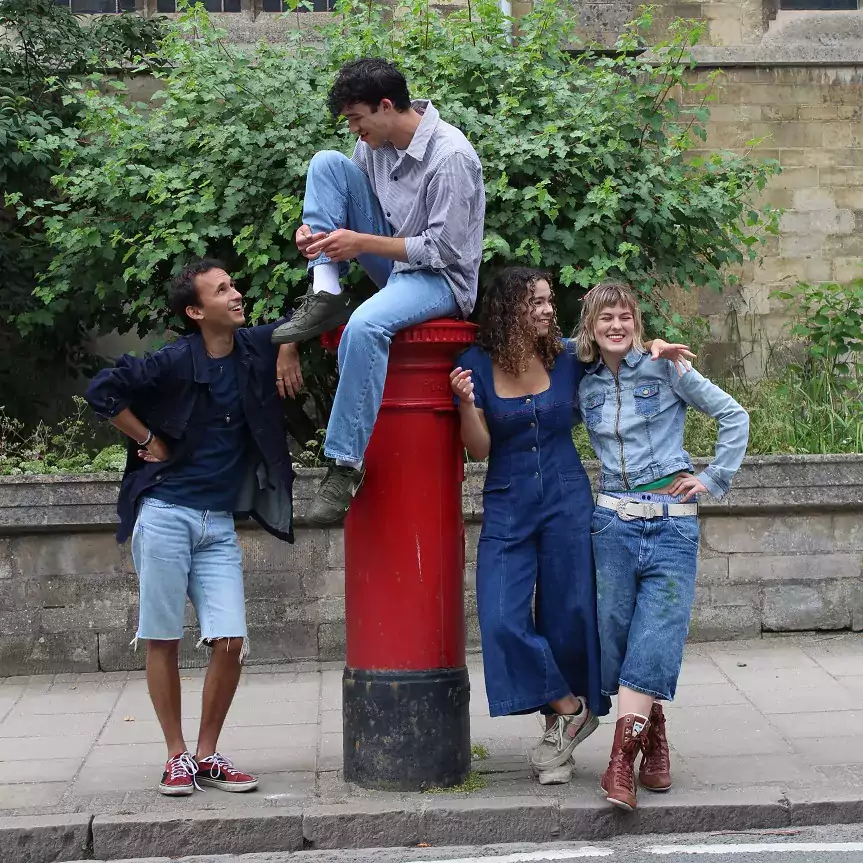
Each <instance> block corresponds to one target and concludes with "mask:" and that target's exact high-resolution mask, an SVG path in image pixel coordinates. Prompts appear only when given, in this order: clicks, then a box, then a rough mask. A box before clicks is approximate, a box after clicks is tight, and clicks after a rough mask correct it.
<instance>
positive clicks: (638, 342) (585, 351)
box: [574, 282, 645, 363]
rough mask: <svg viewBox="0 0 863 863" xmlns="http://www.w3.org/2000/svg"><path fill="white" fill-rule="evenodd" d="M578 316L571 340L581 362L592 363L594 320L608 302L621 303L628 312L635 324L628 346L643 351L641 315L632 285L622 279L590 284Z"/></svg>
mask: <svg viewBox="0 0 863 863" xmlns="http://www.w3.org/2000/svg"><path fill="white" fill-rule="evenodd" d="M581 302H582V306H581V319H580V320H579V322H578V329H577V330H576V333H575V336H574V338H575V344H576V348H577V349H578V358H579V359H580V360H581V361H582V362H584V363H593V362H596V361H597V360H598V359H599V348H598V347H597V345H596V337H595V333H596V322H597V320H598V318H599V316H600V314H601V313H602V311H603V310H604V309H608V308H611V307H612V306H624V307H625V308H627V309H629V310H630V311H631V312H632V318H633V321H634V323H635V328H634V330H633V333H632V347H634V348H635V350H637V351H640V352H641V353H645V349H644V323H643V322H642V319H641V309H640V308H639V306H638V299H637V298H636V296H635V292H634V291H633V290H632V288H631V287H630V286H629V285H627V284H626V282H602V283H601V284H599V285H597V286H596V287H595V288H591V289H590V290H589V291H588V292H587V293H586V294H585V295H584V296H583V297H582V299H581Z"/></svg>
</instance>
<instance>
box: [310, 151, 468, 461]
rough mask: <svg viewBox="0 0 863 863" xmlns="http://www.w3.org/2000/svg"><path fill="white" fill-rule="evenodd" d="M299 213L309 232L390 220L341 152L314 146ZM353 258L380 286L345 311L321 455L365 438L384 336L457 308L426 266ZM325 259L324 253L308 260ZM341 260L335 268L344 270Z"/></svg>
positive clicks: (378, 392) (382, 370) (374, 230)
mask: <svg viewBox="0 0 863 863" xmlns="http://www.w3.org/2000/svg"><path fill="white" fill-rule="evenodd" d="M303 221H304V222H305V224H307V225H309V227H310V228H311V229H312V233H318V232H320V231H327V232H329V231H335V230H337V229H338V228H347V229H349V230H351V231H358V232H359V233H361V234H377V235H378V236H382V237H389V236H392V228H391V226H390V224H389V222H388V221H387V219H386V216H385V214H384V212H383V210H382V209H381V205H380V201H378V199H377V197H376V196H375V193H374V191H373V190H372V187H371V184H370V183H369V179H368V177H367V176H366V175H365V173H363V171H362V169H361V168H359V167H358V166H357V165H355V164H354V163H353V162H352V161H351V160H350V159H348V158H347V157H345V156H344V155H342V154H341V153H336V152H331V151H325V152H321V153H316V154H315V156H314V158H313V159H312V161H311V163H310V164H309V172H308V175H307V177H306V197H305V202H304V206H303ZM358 262H359V264H360V266H362V268H363V269H364V270H365V271H366V273H367V274H368V276H369V278H370V279H371V280H372V281H373V282H374V283H375V284H376V285H377V286H378V288H380V290H379V291H378V292H377V293H376V294H375V295H374V296H372V297H371V298H370V299H368V300H366V302H364V303H361V304H360V305H359V306H358V307H357V309H356V311H355V312H354V313H353V314H352V315H351V319H350V320H349V321H348V324H347V326H346V327H345V331H344V334H343V335H342V339H341V342H340V344H339V385H338V387H337V389H336V397H335V400H334V402H333V409H332V412H331V414H330V422H329V425H328V426H327V439H326V442H325V446H324V453H325V454H326V455H327V457H328V458H333V459H343V460H345V461H359V460H360V459H361V458H362V457H363V455H364V453H365V451H366V447H367V446H368V442H369V438H371V435H372V429H373V428H374V425H375V420H376V419H377V416H378V411H379V410H380V406H381V400H382V399H383V394H384V383H385V382H386V379H387V362H388V360H389V349H390V342H391V341H392V338H393V336H394V335H395V334H396V333H397V332H398V331H399V330H403V329H405V328H406V327H411V326H414V325H415V324H419V323H422V322H423V321H430V320H433V319H434V318H447V317H454V316H456V315H458V313H459V311H458V305H457V304H456V301H455V296H454V295H453V292H452V288H451V287H450V286H449V283H448V282H447V280H446V279H445V278H444V277H443V275H441V274H440V273H436V272H432V271H431V270H416V271H413V272H398V273H393V272H392V269H393V262H392V261H390V260H388V259H386V258H381V257H378V256H377V255H360V256H359V258H358ZM326 263H329V258H327V257H326V255H321V257H319V258H316V259H315V260H314V261H311V262H310V263H309V268H312V267H316V266H318V265H319V264H326ZM347 270H348V263H347V262H341V263H340V264H339V271H340V273H341V275H342V276H344V275H345V274H346V273H347Z"/></svg>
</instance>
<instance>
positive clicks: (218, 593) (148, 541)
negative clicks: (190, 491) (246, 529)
mask: <svg viewBox="0 0 863 863" xmlns="http://www.w3.org/2000/svg"><path fill="white" fill-rule="evenodd" d="M132 559H133V561H134V563H135V571H136V572H137V573H138V583H139V588H140V611H139V617H138V631H137V634H136V636H135V640H136V641H137V639H139V638H140V639H144V640H153V641H174V640H179V639H181V638H182V637H183V618H184V615H185V610H186V596H188V597H189V599H190V600H191V602H192V605H193V607H194V609H195V613H196V614H197V616H198V623H199V624H200V627H201V641H200V642H198V643H199V645H200V644H201V643H202V642H210V641H214V640H217V639H223V638H242V639H243V650H242V653H241V659H242V657H243V656H245V655H246V653H247V652H248V633H247V628H246V603H245V597H244V592H243V556H242V552H241V550H240V543H239V540H238V539H237V532H236V530H235V529H234V517H233V515H232V514H231V513H229V512H215V511H212V510H199V509H190V508H189V507H185V506H177V505H176V504H173V503H166V502H164V501H161V500H157V499H155V498H152V497H145V498H144V499H143V501H142V502H141V505H140V508H139V510H138V517H137V519H136V521H135V530H134V532H133V533H132Z"/></svg>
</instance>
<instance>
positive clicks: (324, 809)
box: [303, 800, 420, 850]
mask: <svg viewBox="0 0 863 863" xmlns="http://www.w3.org/2000/svg"><path fill="white" fill-rule="evenodd" d="M419 833H420V816H419V812H418V811H417V810H415V809H413V808H411V807H408V806H392V805H389V804H386V803H378V802H376V801H372V800H365V801H362V802H358V803H342V804H339V805H333V806H313V807H310V808H309V809H306V810H305V812H304V813H303V839H304V840H305V847H306V848H311V849H315V850H316V849H319V848H390V847H393V846H399V845H401V846H405V845H407V846H411V845H416V844H417V843H418V842H419V841H420V840H419Z"/></svg>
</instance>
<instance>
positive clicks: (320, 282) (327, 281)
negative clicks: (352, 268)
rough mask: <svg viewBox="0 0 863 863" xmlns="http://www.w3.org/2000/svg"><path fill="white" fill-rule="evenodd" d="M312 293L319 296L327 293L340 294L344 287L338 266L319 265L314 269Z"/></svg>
mask: <svg viewBox="0 0 863 863" xmlns="http://www.w3.org/2000/svg"><path fill="white" fill-rule="evenodd" d="M312 291H313V293H316V294H319V293H320V292H321V291H326V292H327V293H328V294H340V293H341V292H342V285H341V282H339V265H338V264H332V263H330V264H318V265H317V266H316V267H312Z"/></svg>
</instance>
